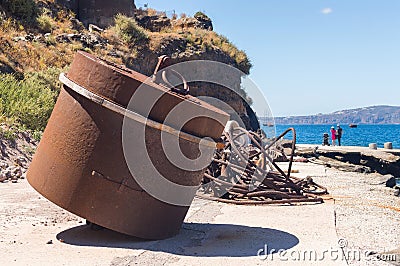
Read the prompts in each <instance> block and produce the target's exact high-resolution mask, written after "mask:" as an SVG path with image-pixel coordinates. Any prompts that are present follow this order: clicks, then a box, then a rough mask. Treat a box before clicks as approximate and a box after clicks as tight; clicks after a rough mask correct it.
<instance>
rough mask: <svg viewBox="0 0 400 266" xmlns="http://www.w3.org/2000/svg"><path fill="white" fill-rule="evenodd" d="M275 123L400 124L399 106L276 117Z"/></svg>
mask: <svg viewBox="0 0 400 266" xmlns="http://www.w3.org/2000/svg"><path fill="white" fill-rule="evenodd" d="M275 123H276V124H310V125H315V124H400V106H386V105H380V106H370V107H363V108H357V109H349V110H342V111H337V112H334V113H330V114H317V115H310V116H288V117H276V118H275Z"/></svg>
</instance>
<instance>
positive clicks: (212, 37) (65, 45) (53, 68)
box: [0, 0, 251, 136]
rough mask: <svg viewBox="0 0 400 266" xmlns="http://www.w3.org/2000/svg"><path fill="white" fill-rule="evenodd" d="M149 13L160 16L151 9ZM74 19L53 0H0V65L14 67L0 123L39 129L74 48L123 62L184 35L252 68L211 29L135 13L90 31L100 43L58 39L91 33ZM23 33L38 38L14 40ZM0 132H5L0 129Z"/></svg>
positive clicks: (5, 82)
mask: <svg viewBox="0 0 400 266" xmlns="http://www.w3.org/2000/svg"><path fill="white" fill-rule="evenodd" d="M148 14H149V15H160V13H159V12H157V11H156V10H152V9H149V10H148ZM181 17H186V15H182V16H181ZM73 18H75V14H73V13H72V12H70V11H68V10H66V9H64V8H62V7H60V6H58V5H57V4H55V2H54V0H35V1H34V0H0V69H1V67H2V66H3V67H4V66H6V67H7V68H8V69H11V70H12V71H11V72H14V73H13V74H1V73H0V98H1V100H0V123H6V124H10V125H14V126H15V125H16V126H17V127H20V128H27V129H30V130H32V131H41V130H43V128H44V127H45V125H46V122H47V119H48V117H49V115H50V113H51V110H52V108H53V106H54V104H55V99H56V97H57V95H58V91H59V84H58V82H57V78H58V75H59V73H60V72H61V71H63V70H64V71H65V70H66V68H67V66H68V65H69V64H70V63H71V61H72V59H73V56H74V54H75V52H76V51H77V50H85V51H87V52H90V53H94V54H96V55H98V56H101V57H103V58H105V59H106V60H109V61H112V62H115V63H118V64H122V63H123V62H124V59H125V58H135V57H136V56H137V55H138V51H143V50H147V51H149V52H155V53H157V49H158V48H159V47H160V45H161V44H162V43H163V42H164V40H165V39H168V38H177V39H182V38H183V39H185V40H187V43H188V47H187V48H189V47H190V46H191V47H192V48H193V47H194V46H195V47H201V48H202V49H206V50H207V49H214V50H215V49H217V50H218V49H219V50H221V51H223V52H224V53H226V54H227V55H228V56H230V57H231V58H233V59H234V61H235V62H236V64H237V66H238V67H239V68H240V69H242V70H243V71H244V72H246V73H248V71H249V69H250V67H251V64H250V61H249V59H248V58H247V56H246V54H245V53H244V52H243V51H241V50H239V49H237V48H236V47H235V46H234V45H233V44H232V43H231V42H230V41H229V40H228V39H227V38H226V37H224V36H221V35H218V34H217V33H215V32H213V31H208V30H202V29H195V28H188V29H184V30H179V29H174V28H173V27H168V28H164V29H163V30H162V31H161V32H150V31H148V30H146V29H144V28H142V27H140V26H138V25H137V23H136V21H135V20H134V19H133V18H128V17H125V16H122V15H117V16H116V18H115V25H114V26H112V27H110V28H108V29H106V30H105V31H104V32H101V33H99V32H96V33H92V34H96V36H98V37H99V38H101V39H103V40H105V43H104V44H103V45H102V46H99V47H88V46H86V45H85V44H84V43H82V42H81V41H79V40H78V41H77V40H72V41H70V42H60V41H57V40H56V36H58V35H61V34H89V32H88V31H87V30H86V29H79V30H77V29H76V28H74V26H73V23H72V22H71V21H72V20H71V19H73ZM175 19H176V18H175ZM45 34H46V37H45V38H44V36H45ZM27 35H30V36H34V37H35V36H39V37H40V36H42V37H40V38H41V39H40V40H30V41H26V40H18V38H20V37H21V36H27ZM184 49H186V48H184ZM182 52H184V51H182ZM10 128H13V127H12V126H10ZM0 135H3V136H4V135H7V132H4V130H3V131H2V132H0Z"/></svg>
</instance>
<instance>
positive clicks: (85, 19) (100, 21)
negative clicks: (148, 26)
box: [57, 0, 136, 28]
mask: <svg viewBox="0 0 400 266" xmlns="http://www.w3.org/2000/svg"><path fill="white" fill-rule="evenodd" d="M57 3H59V4H61V5H63V6H66V7H67V8H69V9H71V10H72V11H73V12H74V13H75V14H76V16H77V18H78V19H79V20H80V21H82V23H83V24H84V25H85V26H86V27H87V26H88V25H89V24H95V25H98V26H100V27H103V28H106V27H108V26H110V25H112V23H113V22H114V16H115V15H116V14H118V13H121V14H124V15H127V16H133V15H134V11H135V9H136V6H135V3H134V0H114V1H109V0H57Z"/></svg>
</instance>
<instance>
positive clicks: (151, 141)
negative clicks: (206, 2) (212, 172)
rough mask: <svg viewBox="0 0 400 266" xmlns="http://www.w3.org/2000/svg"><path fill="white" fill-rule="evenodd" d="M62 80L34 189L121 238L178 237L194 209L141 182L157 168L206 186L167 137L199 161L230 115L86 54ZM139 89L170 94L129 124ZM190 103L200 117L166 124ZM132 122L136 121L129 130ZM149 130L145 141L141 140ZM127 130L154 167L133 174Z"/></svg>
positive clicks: (34, 167)
mask: <svg viewBox="0 0 400 266" xmlns="http://www.w3.org/2000/svg"><path fill="white" fill-rule="evenodd" d="M60 79H61V80H62V81H63V83H64V84H65V85H64V87H63V89H62V90H61V93H60V95H59V98H58V100H57V103H56V105H55V108H54V110H53V113H52V115H51V117H50V120H49V123H48V125H47V127H46V129H45V131H44V134H43V137H42V140H41V142H40V144H39V147H38V149H37V151H36V154H35V156H34V158H33V161H32V163H31V165H30V167H29V170H28V173H27V179H28V181H29V183H30V184H31V185H32V186H33V187H34V188H35V189H36V190H37V191H38V192H39V193H41V194H42V195H43V196H44V197H46V198H47V199H49V200H50V201H52V202H53V203H55V204H57V205H58V206H60V207H62V208H64V209H66V210H68V211H70V212H72V213H74V214H76V215H78V216H80V217H83V218H85V219H87V220H89V221H91V222H93V223H96V224H98V225H101V226H103V227H106V228H109V229H112V230H115V231H117V232H121V233H125V234H128V235H132V236H136V237H140V238H145V239H164V238H168V237H171V236H173V235H175V234H177V233H178V232H179V229H180V227H181V224H182V222H183V220H184V218H185V216H186V213H187V211H188V208H189V205H190V203H189V204H187V205H179V204H178V205H174V204H171V203H169V202H166V201H164V200H160V199H159V198H157V197H155V196H154V195H153V194H151V193H148V191H147V189H146V188H144V187H142V186H141V184H140V182H138V177H140V176H142V174H143V173H144V172H145V171H146V170H147V168H149V167H155V168H156V170H157V171H158V172H159V173H161V174H162V175H163V176H164V177H165V179H166V180H167V182H172V183H173V184H178V185H180V186H190V187H194V188H195V187H196V186H199V185H200V182H201V179H202V177H203V174H204V171H205V169H195V170H193V171H190V170H187V169H181V168H180V167H178V166H176V165H175V164H173V163H171V162H170V161H169V158H168V157H167V156H166V154H165V153H164V152H163V148H164V147H163V145H162V134H163V133H166V134H167V135H174V134H175V135H177V136H178V137H179V145H180V147H181V149H182V153H183V154H185V155H186V156H187V157H189V158H196V157H197V156H199V153H200V148H199V145H201V140H202V138H204V137H210V138H212V139H217V138H218V137H219V136H220V135H221V133H222V131H223V128H224V126H225V123H226V122H227V121H228V119H229V116H228V115H227V114H226V113H225V112H223V111H221V110H219V109H217V108H215V107H212V106H210V105H208V104H206V103H204V102H202V101H199V100H198V99H195V98H193V97H191V96H189V95H186V96H183V95H180V94H177V93H175V92H172V91H170V90H168V89H167V88H165V87H163V86H161V85H159V84H156V83H155V82H153V81H149V79H148V77H147V76H144V75H142V74H140V73H137V72H134V71H131V70H129V69H125V68H123V67H120V66H116V65H113V64H111V63H108V62H106V61H103V60H100V59H98V58H95V57H93V56H92V55H89V54H87V53H84V52H79V53H77V55H76V56H75V59H74V61H73V63H72V65H71V68H70V71H69V72H68V74H67V75H66V76H65V75H62V76H61V77H60ZM139 90H141V93H142V94H143V95H146V93H148V94H149V95H150V94H152V93H153V92H161V95H162V96H161V97H160V98H159V99H158V101H157V102H156V103H155V105H154V106H153V108H152V109H151V112H150V113H149V114H148V116H147V117H144V116H143V114H145V113H146V111H145V109H146V106H141V105H140V103H137V105H136V106H133V108H134V110H131V113H132V114H133V115H131V116H129V117H128V118H127V116H126V115H125V114H124V113H123V112H120V111H119V110H124V109H125V108H127V107H128V106H129V101H130V99H131V97H132V96H133V95H134V94H135V93H138V91H139ZM139 102H140V101H139ZM182 103H184V104H186V105H185V108H188V109H190V111H191V112H195V113H196V114H197V115H196V118H194V119H193V120H190V121H188V122H185V123H183V124H184V125H183V126H180V125H181V124H182V121H179V119H180V118H179V117H174V118H173V119H169V120H168V124H166V123H165V121H166V118H167V116H168V113H169V112H170V111H171V110H172V109H173V108H174V107H175V106H177V105H179V104H182ZM124 119H125V120H126V119H128V120H129V121H131V122H130V123H128V127H127V128H124ZM143 128H144V129H145V139H144V140H141V139H139V138H136V137H135V136H136V133H137V132H139V130H142V129H143ZM123 130H128V132H129V134H128V136H131V137H128V138H130V140H129V141H131V143H130V146H129V147H130V149H132V150H131V151H132V152H131V153H132V154H133V156H137V160H139V161H140V160H141V158H142V157H144V154H141V153H138V154H136V153H135V147H136V144H135V143H137V145H140V143H139V142H140V141H144V143H145V146H146V152H147V154H148V156H149V158H150V159H151V162H152V165H143V167H142V168H143V169H139V170H137V171H133V172H132V169H131V168H130V167H129V165H128V162H127V160H126V156H125V153H126V151H124V149H126V147H124V143H123V141H122V135H123ZM209 143H212V142H209ZM208 148H210V147H208ZM212 149H214V147H212ZM210 159H211V157H210ZM194 193H195V190H193V191H189V192H188V193H187V195H182V197H188V198H189V199H190V201H191V200H192V199H193V198H194ZM175 196H178V197H179V196H180V195H175Z"/></svg>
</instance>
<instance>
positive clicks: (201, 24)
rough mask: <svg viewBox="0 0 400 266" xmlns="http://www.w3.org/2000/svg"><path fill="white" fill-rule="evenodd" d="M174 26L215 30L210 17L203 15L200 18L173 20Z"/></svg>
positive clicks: (182, 28)
mask: <svg viewBox="0 0 400 266" xmlns="http://www.w3.org/2000/svg"><path fill="white" fill-rule="evenodd" d="M172 26H173V27H174V28H175V29H178V30H185V29H189V28H195V29H204V30H213V25H212V22H211V20H210V19H205V18H203V17H199V18H196V17H194V18H191V17H186V18H180V19H177V20H173V21H172Z"/></svg>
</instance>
